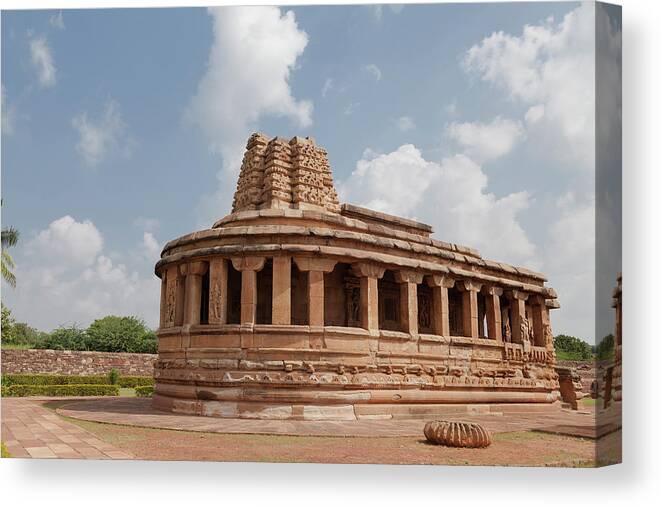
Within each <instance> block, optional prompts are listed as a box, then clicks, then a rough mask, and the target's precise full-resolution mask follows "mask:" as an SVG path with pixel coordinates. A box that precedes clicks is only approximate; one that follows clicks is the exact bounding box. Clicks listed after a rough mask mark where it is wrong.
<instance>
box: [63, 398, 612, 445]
mask: <svg viewBox="0 0 661 507" xmlns="http://www.w3.org/2000/svg"><path fill="white" fill-rule="evenodd" d="M501 408H505V409H506V410H505V411H500V412H496V411H495V410H494V411H490V412H486V411H484V406H482V407H481V412H482V413H473V414H469V413H468V412H467V411H466V410H464V412H463V413H461V414H458V413H455V414H454V415H452V414H445V415H444V416H443V418H444V419H448V420H452V419H456V420H461V421H465V422H476V423H480V424H483V425H484V426H486V428H487V429H488V430H489V431H491V432H492V433H506V432H513V431H529V430H535V431H546V432H550V433H560V434H565V435H571V436H578V437H584V438H595V437H596V436H597V433H596V432H595V430H594V428H595V413H594V410H590V409H586V410H581V411H572V410H567V409H562V408H559V407H557V406H554V407H545V409H544V410H542V409H541V407H537V409H536V410H527V411H524V410H523V409H524V408H526V407H525V406H524V407H522V406H519V407H518V411H517V409H516V408H515V407H514V406H512V407H501ZM507 408H509V409H510V410H509V411H508V410H507ZM527 408H530V407H529V406H528V407H527ZM57 412H58V413H59V414H60V415H63V416H67V417H72V418H74V419H81V420H85V421H95V422H101V423H108V424H120V425H128V426H137V427H145V428H160V429H171V430H183V431H196V432H209V433H230V434H273V435H292V436H335V437H400V436H421V435H422V430H423V427H424V425H425V422H426V421H428V420H430V419H431V418H433V416H430V415H428V416H427V417H420V418H413V419H412V418H396V417H393V418H392V419H388V420H384V419H381V420H358V421H295V420H283V421H274V420H246V419H226V418H222V419H221V418H209V417H204V416H193V415H180V414H173V413H171V412H164V411H160V410H155V409H153V408H152V406H151V400H149V399H142V398H103V399H93V400H72V402H71V403H67V404H66V405H64V406H62V407H60V408H59V409H57ZM599 436H601V435H599Z"/></svg>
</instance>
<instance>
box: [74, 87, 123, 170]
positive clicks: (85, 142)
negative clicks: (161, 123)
mask: <svg viewBox="0 0 661 507" xmlns="http://www.w3.org/2000/svg"><path fill="white" fill-rule="evenodd" d="M71 125H72V126H73V128H74V129H76V130H77V131H78V143H77V144H76V151H77V152H78V154H79V155H80V157H81V158H82V161H83V163H84V164H85V165H86V166H88V167H96V166H97V165H99V164H100V163H101V162H103V160H104V159H105V158H106V157H108V156H109V155H112V154H115V153H118V154H120V155H122V156H125V157H128V156H130V154H131V151H132V149H133V145H134V142H133V140H132V139H130V138H129V137H128V135H127V133H126V124H125V123H124V120H123V118H122V114H121V112H120V110H119V104H118V103H117V102H115V101H114V100H112V99H108V100H107V101H106V103H105V106H104V110H103V114H102V115H101V117H100V118H98V119H97V120H94V119H90V118H89V117H88V115H87V112H82V113H80V114H78V115H76V116H75V117H74V118H73V119H72V120H71Z"/></svg>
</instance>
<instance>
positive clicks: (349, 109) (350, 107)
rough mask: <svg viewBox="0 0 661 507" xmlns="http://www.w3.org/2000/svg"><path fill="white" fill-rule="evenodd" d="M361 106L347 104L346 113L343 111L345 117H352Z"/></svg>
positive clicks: (351, 103)
mask: <svg viewBox="0 0 661 507" xmlns="http://www.w3.org/2000/svg"><path fill="white" fill-rule="evenodd" d="M359 106H360V102H350V103H349V104H347V106H346V107H345V108H344V111H342V112H343V113H344V114H345V115H347V116H349V115H352V114H353V113H354V112H355V111H356V109H358V107H359Z"/></svg>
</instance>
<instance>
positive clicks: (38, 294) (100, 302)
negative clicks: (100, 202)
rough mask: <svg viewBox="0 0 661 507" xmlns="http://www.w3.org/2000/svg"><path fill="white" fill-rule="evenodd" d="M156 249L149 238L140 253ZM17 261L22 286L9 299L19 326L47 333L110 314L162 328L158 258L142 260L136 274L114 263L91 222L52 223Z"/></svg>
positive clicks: (65, 218) (66, 218)
mask: <svg viewBox="0 0 661 507" xmlns="http://www.w3.org/2000/svg"><path fill="white" fill-rule="evenodd" d="M154 243H156V240H155V238H153V236H151V235H150V233H145V236H143V242H142V243H141V244H139V245H136V251H140V250H143V249H145V248H147V249H151V250H152V251H153V248H154ZM15 259H16V263H17V268H16V275H17V279H18V286H17V287H16V289H15V290H12V291H10V292H11V293H7V294H6V296H7V299H8V304H10V306H11V308H12V312H13V313H14V314H15V316H16V318H17V319H18V320H19V321H25V322H28V323H29V324H30V325H32V326H35V327H37V328H39V329H43V330H51V329H53V328H55V327H57V326H59V325H61V324H72V323H78V324H80V325H83V326H86V325H88V324H89V323H90V322H91V321H92V320H94V319H97V318H100V317H103V316H105V315H110V314H115V315H137V316H139V317H141V318H144V319H145V320H146V321H147V323H148V324H149V325H150V326H152V327H155V326H156V325H157V323H158V308H159V287H160V283H159V280H158V279H157V278H156V277H155V276H154V275H153V262H152V261H154V258H153V257H151V258H149V259H144V258H143V260H142V261H141V263H140V265H139V266H137V267H136V268H135V269H130V268H129V267H128V266H127V265H126V264H123V263H117V262H115V261H113V260H112V259H111V258H110V256H109V255H108V254H107V253H105V252H104V240H103V236H102V234H101V233H100V232H99V230H98V229H97V228H96V226H95V225H94V224H93V223H92V222H91V221H89V220H83V221H77V220H75V219H74V218H73V217H71V216H69V215H66V216H63V217H62V218H59V219H57V220H55V221H53V222H52V223H51V224H50V225H49V226H48V227H47V228H46V229H44V230H42V231H40V232H39V233H38V234H36V235H35V236H33V237H32V238H31V239H29V240H27V242H26V244H25V250H24V251H22V252H20V254H17V255H16V257H15ZM4 298H5V295H4V294H3V299H4Z"/></svg>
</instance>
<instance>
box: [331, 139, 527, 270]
mask: <svg viewBox="0 0 661 507" xmlns="http://www.w3.org/2000/svg"><path fill="white" fill-rule="evenodd" d="M487 184H488V179H487V176H486V175H485V174H484V172H483V171H482V169H481V167H480V166H479V165H478V164H477V163H476V162H474V161H473V160H471V159H470V158H469V157H467V156H466V155H464V154H457V155H454V156H451V157H448V158H445V159H443V160H442V161H441V162H440V163H437V162H432V161H428V160H426V159H425V158H424V157H423V156H422V154H421V152H420V150H419V149H418V148H416V147H415V146H414V145H411V144H405V145H403V146H400V147H399V148H398V149H397V150H395V151H393V152H391V153H388V154H382V155H376V154H374V153H373V152H371V150H370V152H368V153H367V158H365V157H364V158H363V159H362V160H360V161H358V163H357V164H356V169H355V170H354V171H353V172H352V174H351V175H350V176H349V178H347V179H346V180H344V181H340V182H339V183H338V190H339V193H340V195H341V197H342V199H343V200H345V201H348V202H353V203H355V204H359V205H362V206H366V207H368V208H372V209H375V210H378V211H383V212H385V213H392V214H395V215H400V216H405V217H411V218H417V219H421V220H424V221H425V222H428V223H430V224H431V225H433V226H434V229H435V231H436V233H437V235H438V236H439V237H442V238H443V239H444V240H447V241H453V242H456V243H460V244H465V245H470V246H474V247H477V248H478V249H480V250H481V252H482V253H483V254H485V255H487V256H491V257H494V258H496V259H499V260H503V261H506V262H512V263H519V264H524V265H527V266H529V267H535V266H536V265H537V262H536V260H535V253H536V251H535V247H534V245H533V244H532V243H531V242H530V240H529V239H528V237H527V235H526V233H525V232H524V230H523V229H522V227H521V225H520V224H519V222H518V215H519V213H520V212H521V211H523V210H525V209H527V208H528V207H529V204H530V196H529V195H528V193H527V192H515V193H511V194H509V195H506V196H504V197H501V198H498V197H496V196H495V195H494V194H493V193H490V192H488V190H487Z"/></svg>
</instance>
